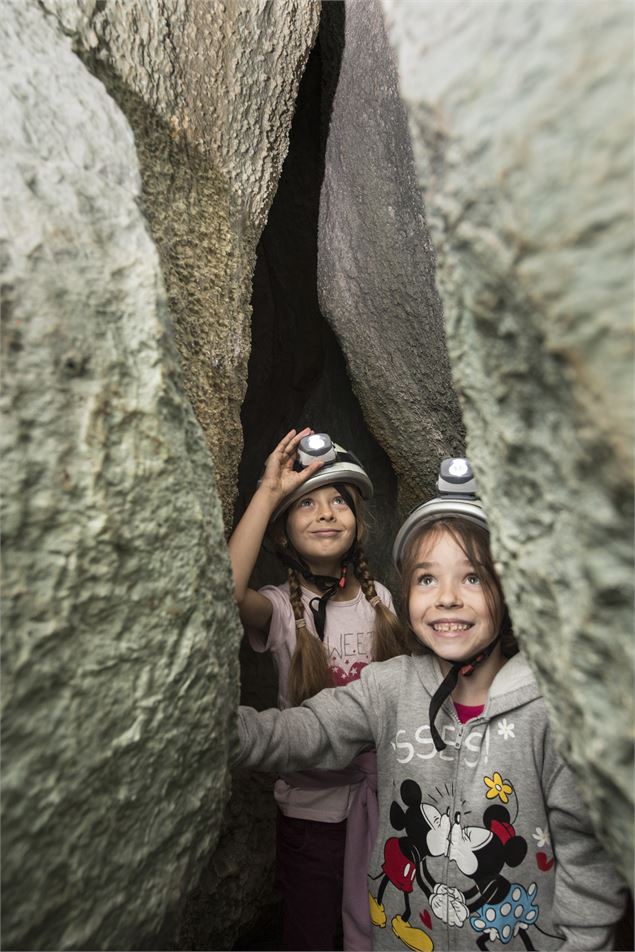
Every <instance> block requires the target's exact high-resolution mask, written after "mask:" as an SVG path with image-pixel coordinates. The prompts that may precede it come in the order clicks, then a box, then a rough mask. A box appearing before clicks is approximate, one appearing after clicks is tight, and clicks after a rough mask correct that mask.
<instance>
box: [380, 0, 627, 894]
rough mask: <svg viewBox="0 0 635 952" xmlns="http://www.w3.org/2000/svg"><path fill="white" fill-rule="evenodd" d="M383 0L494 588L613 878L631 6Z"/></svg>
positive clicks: (619, 772)
mask: <svg viewBox="0 0 635 952" xmlns="http://www.w3.org/2000/svg"><path fill="white" fill-rule="evenodd" d="M383 6H384V10H385V16H386V20H387V23H388V25H389V32H390V37H391V42H392V44H393V45H394V48H395V51H396V55H397V58H398V65H399V76H400V85H401V93H402V97H403V100H404V102H405V104H406V107H407V110H408V113H409V117H410V126H411V131H412V137H413V144H414V149H415V157H416V164H417V170H418V175H419V182H420V185H421V188H422V191H423V194H424V199H425V203H426V210H427V215H428V221H429V222H430V225H431V233H432V240H433V244H434V246H435V251H436V254H437V260H438V271H439V285H440V291H441V295H442V298H443V302H444V309H445V315H446V320H447V333H448V344H449V349H450V356H451V359H452V365H453V372H454V380H455V384H456V387H457V389H458V391H459V393H460V395H461V398H462V404H463V407H464V414H465V421H466V428H467V432H468V450H469V453H470V455H471V457H472V458H473V461H474V463H475V467H476V471H477V475H478V478H479V481H480V486H481V490H482V495H483V497H484V500H485V502H486V504H487V508H488V511H489V515H490V519H491V522H492V525H493V529H494V531H493V542H494V549H495V552H496V555H497V557H498V559H499V560H500V564H501V569H502V573H503V577H504V582H505V591H506V593H507V595H508V598H509V601H510V604H511V608H512V613H513V616H514V619H515V623H516V626H517V628H518V629H519V633H520V636H521V639H522V643H523V646H524V648H525V651H526V653H527V655H528V656H529V658H530V660H531V662H532V663H533V665H534V667H535V669H536V672H537V674H538V676H539V679H540V682H541V684H542V686H543V688H544V691H545V695H546V698H547V701H548V704H549V707H550V709H551V713H552V720H553V724H554V728H555V730H556V733H557V735H558V736H559V739H560V741H561V745H562V750H563V753H564V754H565V756H566V758H567V759H568V761H569V762H570V763H571V764H572V765H573V767H574V768H575V769H576V770H577V773H578V776H579V779H580V783H581V787H582V790H583V793H584V796H585V798H586V800H587V802H588V803H589V805H590V807H591V810H592V814H593V817H594V820H595V822H596V826H597V829H598V831H599V833H600V835H601V838H602V840H603V841H604V842H605V843H606V844H607V845H608V846H609V847H610V848H611V849H612V851H613V853H614V855H615V857H616V859H617V861H618V862H619V863H620V865H621V867H622V869H623V870H624V872H625V874H626V875H627V876H628V877H629V878H630V879H631V880H632V875H633V863H632V853H631V850H632V843H633V771H632V728H633V716H632V711H633V703H632V698H633V666H632V647H633V645H632V642H633V617H632V605H633V589H632V571H633V562H632V541H633V540H632V531H633V516H632V491H631V483H632V472H631V459H632V432H633V430H632V410H633V403H632V317H633V284H632V263H633V246H632V241H633V191H632V185H633V180H632V170H633V141H634V137H633V107H632V98H631V94H632V89H633V61H634V58H633V31H632V25H633V24H632V13H633V7H632V4H631V3H622V2H619V0H618V2H611V3H602V4H597V3H592V2H589V3H587V2H579V3H575V4H567V3H557V4H545V3H542V2H526V3H519V4H510V3H505V2H489V0H488V2H474V0H469V2H455V3H451V4H448V3H443V2H425V3H417V4H411V3H401V4H394V3H392V2H389V0H385V2H384V4H383Z"/></svg>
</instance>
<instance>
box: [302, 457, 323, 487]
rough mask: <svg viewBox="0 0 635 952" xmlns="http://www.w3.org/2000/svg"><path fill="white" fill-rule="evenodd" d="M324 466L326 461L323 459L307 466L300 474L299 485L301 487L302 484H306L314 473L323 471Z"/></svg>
mask: <svg viewBox="0 0 635 952" xmlns="http://www.w3.org/2000/svg"><path fill="white" fill-rule="evenodd" d="M323 466H324V460H322V459H316V460H314V461H313V462H312V463H309V465H308V466H305V468H304V469H303V470H302V472H301V473H298V485H300V486H301V485H302V483H304V482H306V480H307V479H309V478H310V477H311V476H313V474H314V473H317V471H318V469H322V467H323Z"/></svg>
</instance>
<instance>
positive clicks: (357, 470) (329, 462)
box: [270, 433, 373, 522]
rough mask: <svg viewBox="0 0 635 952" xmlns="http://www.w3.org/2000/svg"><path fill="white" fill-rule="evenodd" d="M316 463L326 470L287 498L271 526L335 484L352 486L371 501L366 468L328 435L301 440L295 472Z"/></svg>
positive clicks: (278, 509)
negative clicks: (298, 501)
mask: <svg viewBox="0 0 635 952" xmlns="http://www.w3.org/2000/svg"><path fill="white" fill-rule="evenodd" d="M316 459H323V460H324V466H322V468H321V469H319V470H318V471H317V473H314V475H313V476H310V477H309V479H307V481H306V482H305V483H302V485H301V486H298V488H297V489H295V490H294V491H293V492H292V493H289V495H288V496H285V498H284V499H283V500H282V502H281V503H280V505H279V506H278V508H277V509H276V510H275V512H274V513H273V515H272V517H271V520H270V521H271V522H275V521H276V519H278V518H279V517H280V516H281V515H282V514H283V513H284V512H286V511H287V509H288V508H289V506H291V505H292V504H293V503H294V502H295V501H296V499H300V498H301V497H302V496H306V494H307V493H310V492H311V491H312V490H314V489H320V488H321V487H322V486H330V485H332V484H333V483H346V484H348V485H353V486H355V487H356V488H357V489H358V490H359V492H360V494H361V496H362V499H370V498H371V496H372V495H373V484H372V483H371V481H370V479H369V477H368V474H367V473H366V471H365V469H364V467H363V466H362V464H361V463H360V461H359V460H358V459H357V457H356V456H355V455H354V454H353V453H349V452H348V451H347V450H345V449H344V448H343V447H342V446H339V444H338V443H334V442H333V441H332V440H331V437H330V436H329V435H328V433H311V434H310V436H305V437H304V439H302V440H300V444H299V446H298V458H297V460H296V462H295V463H294V469H296V470H298V471H301V470H303V469H304V468H305V467H306V466H308V465H309V463H312V462H313V461H314V460H316Z"/></svg>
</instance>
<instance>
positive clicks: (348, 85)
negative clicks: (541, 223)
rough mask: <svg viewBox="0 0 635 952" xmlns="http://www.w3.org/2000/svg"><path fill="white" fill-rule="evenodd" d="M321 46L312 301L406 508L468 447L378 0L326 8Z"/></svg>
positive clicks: (408, 139) (410, 154)
mask: <svg viewBox="0 0 635 952" xmlns="http://www.w3.org/2000/svg"><path fill="white" fill-rule="evenodd" d="M320 43H321V47H322V58H323V77H324V78H323V110H324V113H325V115H324V123H325V126H326V124H327V123H328V125H327V127H326V129H325V131H328V138H327V140H326V144H325V156H324V173H323V181H322V189H321V195H320V217H319V247H318V291H319V300H320V306H321V310H322V313H323V314H324V315H325V316H326V318H327V319H328V321H329V323H330V324H331V326H332V327H333V329H334V331H335V333H336V335H337V338H338V340H339V342H340V344H341V347H342V350H343V352H344V355H345V357H346V361H347V366H348V371H349V375H350V378H351V382H352V385H353V389H354V391H355V393H356V395H357V397H358V399H359V402H360V404H361V407H362V410H363V413H364V417H365V419H366V421H367V424H368V426H369V428H370V430H371V431H372V433H373V434H374V436H375V438H376V439H377V440H378V442H379V443H380V444H381V445H382V446H383V448H384V450H385V451H386V452H387V454H388V456H389V457H390V460H391V462H392V465H393V467H394V470H395V472H396V474H397V476H398V477H399V496H400V501H401V510H402V513H404V510H408V509H410V508H411V507H412V506H413V505H415V504H416V503H417V502H418V501H420V499H421V498H422V496H425V495H429V494H430V493H431V492H433V491H434V488H435V485H436V477H437V472H438V461H439V459H440V458H442V457H443V456H450V455H459V454H461V453H462V452H463V451H464V430H463V423H462V419H461V413H460V410H459V406H458V402H457V398H456V395H455V393H454V390H453V388H452V380H451V373H450V365H449V361H448V354H447V348H446V342H445V334H444V327H443V316H442V310H441V302H440V300H439V296H438V293H437V289H436V285H435V275H434V273H435V261H434V253H433V250H432V246H431V243H430V238H429V235H428V230H427V226H426V222H425V217H424V208H423V202H422V200H421V195H420V193H419V190H418V188H417V181H416V176H415V169H414V162H413V155H412V146H411V143H410V136H409V132H408V125H407V120H406V114H405V110H404V106H403V104H402V102H401V99H400V96H399V88H398V82H397V74H396V69H395V63H394V57H393V53H392V50H391V48H390V45H389V43H388V40H387V37H386V31H385V28H384V23H383V17H382V11H381V6H380V5H379V3H378V2H377V0H365V2H363V3H360V2H348V3H345V4H344V3H329V4H326V5H325V7H324V12H323V15H322V23H321V28H320ZM404 514H405V513H404ZM387 528H388V527H387Z"/></svg>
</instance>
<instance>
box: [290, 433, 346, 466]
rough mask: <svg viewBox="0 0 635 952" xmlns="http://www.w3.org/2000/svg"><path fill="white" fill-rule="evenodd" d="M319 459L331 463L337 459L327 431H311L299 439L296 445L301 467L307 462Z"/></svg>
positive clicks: (307, 463)
mask: <svg viewBox="0 0 635 952" xmlns="http://www.w3.org/2000/svg"><path fill="white" fill-rule="evenodd" d="M316 459H321V460H323V461H324V462H325V463H333V462H334V461H335V460H336V459H337V452H336V450H335V447H334V446H333V441H332V440H331V437H330V436H329V435H328V433H312V434H311V436H305V437H304V439H303V440H300V445H299V446H298V462H299V463H300V466H301V468H302V469H303V468H304V467H305V466H308V465H309V463H313V462H315V460H316Z"/></svg>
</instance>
